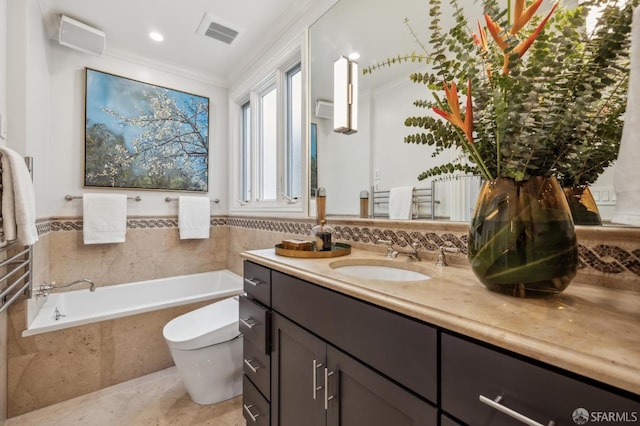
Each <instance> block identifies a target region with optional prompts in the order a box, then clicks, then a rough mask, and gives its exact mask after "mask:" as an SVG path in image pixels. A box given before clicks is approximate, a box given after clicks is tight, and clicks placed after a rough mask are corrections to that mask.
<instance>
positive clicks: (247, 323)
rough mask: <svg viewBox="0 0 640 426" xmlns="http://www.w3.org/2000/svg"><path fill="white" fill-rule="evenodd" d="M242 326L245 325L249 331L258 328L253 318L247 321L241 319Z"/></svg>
mask: <svg viewBox="0 0 640 426" xmlns="http://www.w3.org/2000/svg"><path fill="white" fill-rule="evenodd" d="M240 324H242V325H244V326H245V327H247V328H248V329H252V328H253V327H255V326H256V322H255V321H254V320H252V319H251V318H247V319H243V318H240Z"/></svg>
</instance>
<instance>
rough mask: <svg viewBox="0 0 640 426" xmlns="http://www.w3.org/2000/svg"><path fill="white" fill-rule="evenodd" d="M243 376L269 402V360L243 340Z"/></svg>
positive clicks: (252, 345) (248, 341)
mask: <svg viewBox="0 0 640 426" xmlns="http://www.w3.org/2000/svg"><path fill="white" fill-rule="evenodd" d="M243 342H244V343H243V344H244V347H243V351H242V354H243V355H242V356H243V368H244V374H245V375H246V376H247V377H248V378H249V380H251V381H252V382H253V384H254V385H255V386H256V387H257V388H258V390H259V391H260V392H261V393H262V395H264V397H265V398H266V399H267V400H271V381H270V380H271V358H270V357H269V355H267V354H265V353H264V351H262V350H260V349H258V348H257V347H256V346H255V345H254V344H253V343H251V341H250V340H247V339H243Z"/></svg>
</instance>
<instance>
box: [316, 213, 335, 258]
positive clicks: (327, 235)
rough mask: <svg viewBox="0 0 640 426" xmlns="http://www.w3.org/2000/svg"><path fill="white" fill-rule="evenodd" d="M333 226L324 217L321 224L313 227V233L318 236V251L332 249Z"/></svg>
mask: <svg viewBox="0 0 640 426" xmlns="http://www.w3.org/2000/svg"><path fill="white" fill-rule="evenodd" d="M332 232H333V228H332V227H331V226H329V225H327V223H326V221H325V220H324V219H323V220H321V221H320V224H319V225H316V226H314V227H313V228H311V234H312V235H314V236H315V237H316V251H331V233H332Z"/></svg>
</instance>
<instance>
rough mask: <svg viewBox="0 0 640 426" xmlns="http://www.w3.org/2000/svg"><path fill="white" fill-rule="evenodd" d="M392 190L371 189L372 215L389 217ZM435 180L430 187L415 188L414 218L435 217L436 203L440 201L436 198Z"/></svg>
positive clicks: (412, 214) (412, 209)
mask: <svg viewBox="0 0 640 426" xmlns="http://www.w3.org/2000/svg"><path fill="white" fill-rule="evenodd" d="M390 193H391V190H384V191H379V190H375V189H374V188H372V189H371V194H372V197H371V217H389V194H390ZM434 197H435V181H432V182H431V186H430V187H429V188H414V189H413V204H412V207H411V212H412V213H411V217H412V218H413V219H432V220H433V219H435V218H436V205H438V204H440V201H438V200H435V199H434Z"/></svg>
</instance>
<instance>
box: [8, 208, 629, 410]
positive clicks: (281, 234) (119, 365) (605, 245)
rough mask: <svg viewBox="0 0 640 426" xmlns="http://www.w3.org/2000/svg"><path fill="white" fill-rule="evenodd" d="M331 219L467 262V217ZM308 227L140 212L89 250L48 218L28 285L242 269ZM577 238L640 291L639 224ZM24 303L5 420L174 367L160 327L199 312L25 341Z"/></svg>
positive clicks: (353, 232) (363, 235)
mask: <svg viewBox="0 0 640 426" xmlns="http://www.w3.org/2000/svg"><path fill="white" fill-rule="evenodd" d="M328 222H329V224H331V225H332V226H333V227H334V229H335V238H336V241H339V242H344V243H348V244H351V245H353V246H354V247H360V248H367V249H371V250H374V251H379V252H380V253H383V252H384V249H385V248H384V247H383V246H381V245H379V244H376V243H375V242H376V241H377V240H379V239H387V240H388V239H390V240H392V241H394V242H395V243H396V244H397V245H399V246H407V245H408V244H409V243H410V242H412V241H418V242H419V243H420V247H421V252H422V254H423V258H424V259H425V260H424V261H434V262H435V260H436V258H437V252H438V248H439V247H440V246H442V245H447V246H455V247H457V248H459V249H460V253H452V254H448V256H447V259H448V261H449V262H450V263H454V264H461V265H466V264H468V262H467V259H466V241H467V225H466V224H464V223H439V222H419V221H410V222H402V221H389V220H369V219H338V218H329V219H328ZM314 224H315V222H314V221H313V220H311V219H286V218H262V217H260V218H258V217H228V216H217V217H212V219H211V226H212V227H211V238H210V239H208V240H185V241H181V240H180V239H179V234H178V229H177V219H176V218H175V217H156V218H146V217H140V218H131V219H129V222H128V231H127V242H126V243H124V244H105V245H95V246H85V245H84V244H83V242H82V232H81V229H82V221H81V220H79V219H76V218H71V219H67V218H60V219H55V218H54V219H51V220H47V221H41V222H40V223H39V224H38V228H39V232H40V235H41V240H40V241H39V242H38V243H37V244H36V246H35V249H34V264H35V270H34V283H36V284H37V283H40V282H43V281H56V282H60V283H63V282H70V281H72V280H76V279H79V278H90V279H92V280H94V281H95V282H96V285H98V286H100V285H110V284H117V283H122V282H131V281H137V280H145V279H153V278H160V277H165V276H171V275H180V274H186V273H196V272H203V271H210V270H218V269H230V270H232V271H233V272H235V273H237V274H242V259H241V257H240V253H242V252H243V251H245V250H251V249H260V248H269V247H273V246H274V244H276V243H279V242H280V241H282V240H283V239H285V238H309V237H308V234H309V231H310V229H311V227H312V226H313V225H314ZM578 240H579V244H580V257H581V262H580V269H579V276H578V278H576V279H579V280H580V281H581V282H587V283H590V284H594V285H605V286H610V287H615V288H620V289H627V290H635V291H640V229H607V228H584V227H581V228H579V229H578ZM30 303H35V302H34V301H33V300H31V301H30ZM26 305H27V302H24V301H23V302H20V303H17V304H16V305H15V306H14V307H12V308H11V309H10V314H9V319H8V364H9V369H8V371H9V373H8V376H9V377H8V383H9V385H8V396H9V398H8V400H9V407H8V413H9V416H15V415H18V414H21V413H24V412H28V411H31V410H34V409H37V408H40V407H43V406H46V405H50V404H53V403H55V402H58V401H62V400H65V399H69V398H71V397H74V396H77V395H81V394H84V393H88V392H91V391H93V390H97V389H101V388H104V387H106V386H110V385H112V384H115V383H119V382H121V381H125V380H128V379H130V378H133V377H137V376H140V375H144V374H148V373H150V372H152V371H157V370H160V369H162V368H165V367H167V366H168V365H171V359H170V355H169V352H168V349H167V348H166V344H165V342H164V340H163V338H162V335H161V330H162V327H163V326H164V324H165V323H166V322H167V321H169V320H170V319H171V318H173V317H175V316H177V315H180V314H181V313H182V312H186V311H188V310H191V309H194V308H195V307H194V306H189V307H182V308H175V309H171V310H167V311H162V312H158V313H148V314H141V315H139V316H134V317H129V319H125V320H113V321H107V322H103V323H100V324H94V325H87V326H81V327H75V328H71V329H67V330H61V331H58V332H52V333H46V334H42V335H38V336H32V337H28V338H22V337H21V331H22V330H23V329H24V328H25V327H26V324H27V321H28V318H27V312H26V311H27V309H26ZM1 320H2V318H0V321H1ZM0 325H1V324H0ZM134 342H135V343H136V344H135V345H134ZM138 343H139V345H138ZM134 346H136V348H135V350H134V349H132V348H133V347H134Z"/></svg>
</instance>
